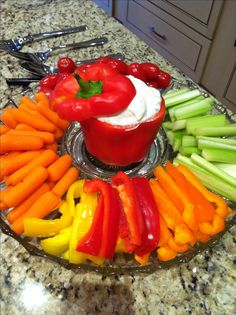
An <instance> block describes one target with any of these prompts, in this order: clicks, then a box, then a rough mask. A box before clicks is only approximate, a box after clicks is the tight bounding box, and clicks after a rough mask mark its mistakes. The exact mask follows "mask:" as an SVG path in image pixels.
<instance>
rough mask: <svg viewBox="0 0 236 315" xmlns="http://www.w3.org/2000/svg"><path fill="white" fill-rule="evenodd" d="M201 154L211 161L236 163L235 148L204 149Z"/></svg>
mask: <svg viewBox="0 0 236 315" xmlns="http://www.w3.org/2000/svg"><path fill="white" fill-rule="evenodd" d="M201 155H202V157H204V158H205V159H206V160H207V161H210V162H223V163H232V164H235V163H236V152H235V151H233V150H224V149H203V150H202V153H201Z"/></svg>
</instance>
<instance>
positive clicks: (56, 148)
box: [45, 142, 58, 153]
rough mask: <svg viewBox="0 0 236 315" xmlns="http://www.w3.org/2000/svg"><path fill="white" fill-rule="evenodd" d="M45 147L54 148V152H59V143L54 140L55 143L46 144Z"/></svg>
mask: <svg viewBox="0 0 236 315" xmlns="http://www.w3.org/2000/svg"><path fill="white" fill-rule="evenodd" d="M45 149H48V150H52V151H54V152H56V153H57V151H58V145H57V143H56V142H54V143H52V144H46V145H45Z"/></svg>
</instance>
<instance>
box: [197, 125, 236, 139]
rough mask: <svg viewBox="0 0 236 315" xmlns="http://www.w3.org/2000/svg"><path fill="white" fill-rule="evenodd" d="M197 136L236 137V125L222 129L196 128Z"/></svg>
mask: <svg viewBox="0 0 236 315" xmlns="http://www.w3.org/2000/svg"><path fill="white" fill-rule="evenodd" d="M195 134H196V135H197V136H216V137H217V136H236V124H230V125H226V126H222V127H217V128H215V127H201V128H196V130H195Z"/></svg>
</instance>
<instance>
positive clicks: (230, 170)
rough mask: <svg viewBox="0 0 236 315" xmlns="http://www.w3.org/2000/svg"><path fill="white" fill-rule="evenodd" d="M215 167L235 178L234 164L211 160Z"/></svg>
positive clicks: (235, 165)
mask: <svg viewBox="0 0 236 315" xmlns="http://www.w3.org/2000/svg"><path fill="white" fill-rule="evenodd" d="M212 163H213V164H214V165H215V166H216V167H218V168H220V169H221V170H223V171H224V172H226V173H227V174H229V175H231V176H233V177H234V178H236V164H229V163H220V162H212Z"/></svg>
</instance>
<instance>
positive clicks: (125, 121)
mask: <svg viewBox="0 0 236 315" xmlns="http://www.w3.org/2000/svg"><path fill="white" fill-rule="evenodd" d="M127 77H128V78H129V79H130V80H131V82H132V83H133V85H134V87H135V89H136V95H135V97H134V98H133V100H132V101H131V102H130V104H129V106H128V107H127V108H126V109H125V110H124V111H123V112H121V113H119V114H116V115H112V116H104V117H99V118H98V119H99V120H100V121H103V122H107V123H109V124H111V125H118V126H127V125H134V124H137V123H141V122H144V121H146V120H149V119H150V118H152V117H153V116H155V115H156V114H157V113H158V112H159V110H160V107H161V94H160V92H159V91H158V90H157V89H155V88H153V87H150V86H148V85H146V83H144V82H143V81H141V80H139V79H136V78H135V77H133V76H131V75H129V76H127Z"/></svg>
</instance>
